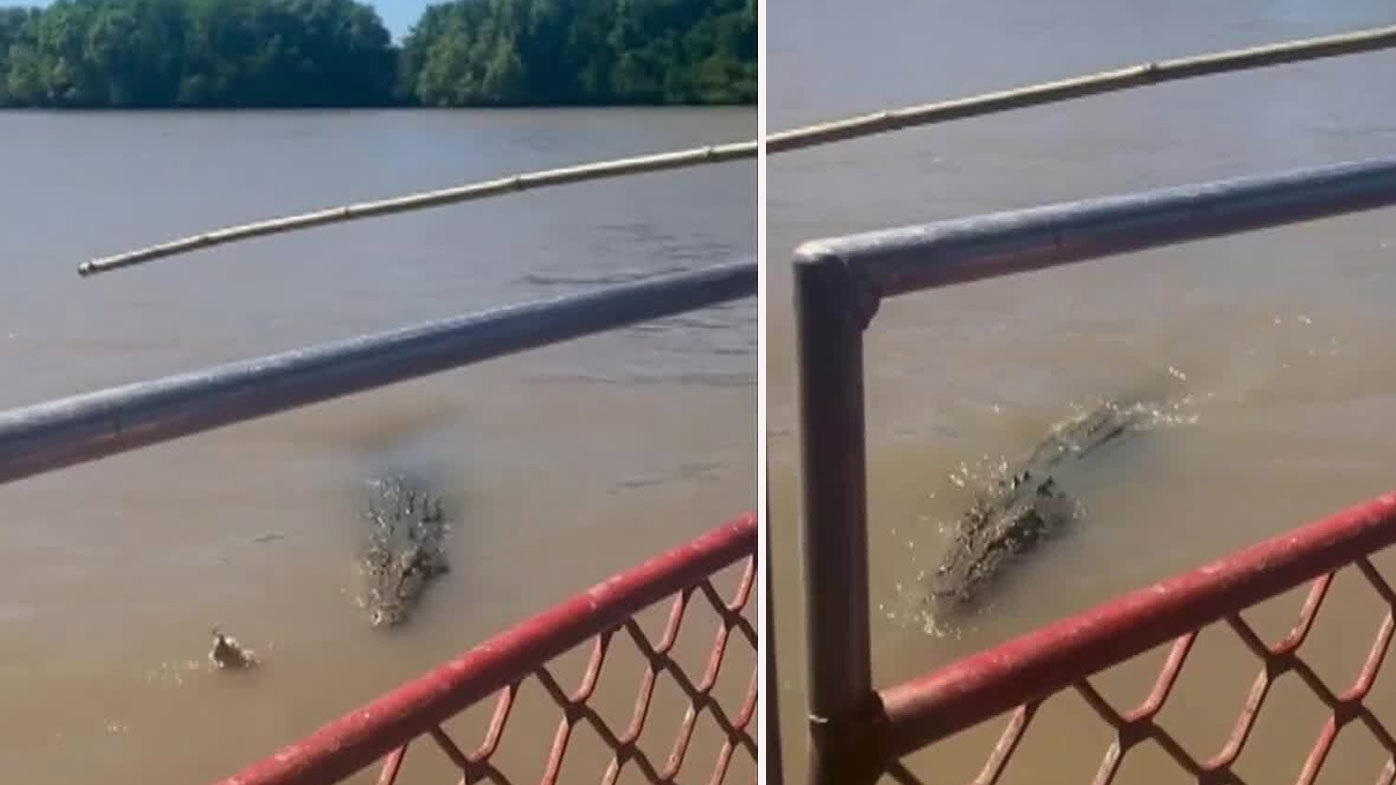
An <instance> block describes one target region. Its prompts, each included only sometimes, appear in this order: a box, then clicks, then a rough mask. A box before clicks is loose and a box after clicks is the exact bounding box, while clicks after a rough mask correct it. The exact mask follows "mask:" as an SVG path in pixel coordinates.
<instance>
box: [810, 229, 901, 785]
mask: <svg viewBox="0 0 1396 785" xmlns="http://www.w3.org/2000/svg"><path fill="white" fill-rule="evenodd" d="M795 291H796V318H797V326H798V331H799V362H800V375H799V395H800V442H801V444H800V449H801V461H802V470H803V471H802V476H801V478H800V481H801V484H802V504H803V507H802V510H801V518H802V532H801V538H802V542H801V544H802V548H803V551H804V576H805V614H806V616H805V619H806V620H805V625H806V636H807V638H806V640H807V644H808V663H809V733H810V756H811V757H810V777H811V783H813V784H814V785H834V783H840V784H841V785H843V784H846V785H861V784H862V783H871V782H873V781H874V780H875V779H876V776H877V774H878V773H879V763H880V761H881V759H882V756H881V755H880V753H879V752H878V751H877V750H878V747H879V746H880V744H879V743H878V740H877V735H878V733H879V732H880V730H881V723H880V721H879V718H880V715H881V708H880V706H879V704H878V699H877V695H876V693H874V692H873V689H872V659H871V654H870V645H869V629H868V625H869V618H868V616H869V611H868V532H867V480H866V472H867V467H866V464H865V460H864V433H863V428H864V422H863V330H864V329H865V328H866V327H867V324H868V321H869V320H870V319H871V318H872V315H873V313H874V312H875V311H876V308H877V302H878V297H877V293H876V292H875V291H874V290H872V289H871V288H870V287H868V286H865V285H863V279H862V278H861V277H860V276H858V275H856V274H853V273H852V271H851V270H850V268H849V267H848V266H847V265H845V264H844V261H843V259H841V258H840V257H838V256H834V255H830V254H824V253H821V252H820V250H819V249H818V248H817V247H816V248H808V247H807V248H803V249H801V251H800V252H798V254H797V258H796V264H795Z"/></svg>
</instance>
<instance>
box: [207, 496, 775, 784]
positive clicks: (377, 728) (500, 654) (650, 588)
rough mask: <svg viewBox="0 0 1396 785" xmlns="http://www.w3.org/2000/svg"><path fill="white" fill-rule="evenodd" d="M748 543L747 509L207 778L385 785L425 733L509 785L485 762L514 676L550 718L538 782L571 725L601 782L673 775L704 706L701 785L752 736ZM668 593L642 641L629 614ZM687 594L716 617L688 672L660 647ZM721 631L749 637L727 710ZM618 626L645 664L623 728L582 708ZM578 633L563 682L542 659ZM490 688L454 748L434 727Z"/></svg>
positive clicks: (477, 775) (511, 700)
mask: <svg viewBox="0 0 1396 785" xmlns="http://www.w3.org/2000/svg"><path fill="white" fill-rule="evenodd" d="M756 541H757V540H756V514H755V513H748V514H747V515H745V516H744V517H742V518H741V519H740V520H738V521H735V522H733V523H731V524H728V525H726V526H722V527H720V528H718V529H715V530H713V531H712V532H709V533H708V534H706V535H704V536H702V537H699V538H698V539H696V540H694V541H693V542H691V543H689V544H687V545H684V546H682V547H680V548H677V549H675V550H673V551H670V552H669V553H666V554H664V555H662V556H660V557H658V558H656V559H653V560H651V561H649V562H647V563H645V564H643V565H640V566H639V567H636V568H634V569H631V570H628V571H626V572H622V573H620V574H618V575H615V576H613V577H611V578H609V579H607V580H606V581H605V582H604V583H601V584H598V585H596V586H594V587H592V588H591V589H590V590H588V591H586V592H583V593H581V594H578V595H577V596H575V597H573V598H572V599H570V600H568V601H567V602H565V603H563V604H561V605H558V606H556V607H554V608H553V609H551V610H549V611H547V612H545V613H542V614H539V615H538V616H535V617H533V618H532V619H529V620H528V621H526V622H524V623H522V624H520V625H518V626H517V627H514V628H513V629H511V630H509V631H507V632H505V633H503V634H502V635H499V636H496V637H495V638H492V639H491V640H489V641H487V642H485V643H483V644H481V645H479V646H477V647H475V648H474V649H472V650H470V651H469V652H466V653H465V654H464V655H462V656H461V657H459V658H458V659H455V660H452V661H450V662H448V663H446V664H444V665H442V666H440V667H439V668H436V669H435V670H433V671H431V672H429V673H427V674H424V675H423V676H420V677H418V678H417V679H415V680H413V681H410V682H408V683H406V684H404V685H402V686H401V687H398V688H397V689H395V690H393V691H391V692H389V693H387V694H386V695H384V696H382V697H380V698H378V699H377V700H375V701H373V702H372V703H369V704H367V705H364V706H362V707H360V708H358V709H356V710H355V711H352V712H350V713H349V714H346V715H345V716H344V717H342V718H340V719H338V720H336V721H334V722H331V723H330V724H328V725H325V726H324V727H322V728H320V729H319V730H317V731H315V732H314V733H313V734H311V735H310V736H308V737H306V738H305V739H303V740H302V741H299V742H297V743H295V744H293V745H291V746H288V747H286V748H285V749H282V750H281V751H279V752H277V753H276V754H274V755H272V756H270V757H268V758H266V759H264V760H262V761H259V762H257V763H255V764H253V765H252V766H250V767H248V768H247V769H246V770H245V771H243V772H241V773H239V774H237V775H234V776H232V777H230V778H228V779H226V780H223V781H222V782H221V783H219V785H328V784H329V783H335V782H339V781H341V780H343V779H345V778H346V777H349V776H351V775H353V774H355V773H357V772H359V771H362V770H364V769H367V768H369V767H371V766H372V765H373V764H375V763H377V762H378V761H380V760H381V761H382V768H381V770H380V774H379V779H378V782H379V785H393V784H394V783H395V782H396V781H397V778H398V774H399V772H400V770H401V768H402V765H403V759H404V757H405V756H406V754H407V751H408V746H409V745H410V744H411V743H413V741H414V740H416V739H418V738H419V737H427V736H429V737H430V738H431V740H432V741H433V742H434V743H435V745H436V746H437V747H438V748H439V749H440V751H441V752H442V753H443V754H444V755H445V756H446V757H447V758H448V759H449V760H450V761H451V762H452V763H453V764H454V767H455V768H456V769H458V770H459V772H460V774H461V777H462V780H461V781H462V782H465V783H475V782H479V781H482V780H489V781H491V782H496V783H505V784H507V783H510V782H516V781H519V778H518V776H517V775H516V776H514V777H511V776H510V775H509V773H508V772H506V771H503V770H502V769H501V768H500V767H498V766H496V765H495V762H494V760H493V758H494V756H495V754H496V752H497V751H498V750H499V747H500V741H501V739H502V737H503V735H504V731H505V728H506V726H507V723H508V721H509V718H510V715H511V713H512V711H513V709H514V706H515V702H516V701H515V699H516V696H517V695H518V692H519V689H520V686H521V685H522V683H523V682H524V681H525V680H527V679H530V678H533V679H536V680H537V681H538V682H539V683H541V684H542V686H543V689H544V691H545V692H546V693H547V695H548V696H549V698H551V700H552V701H553V702H554V703H555V704H556V706H557V709H558V710H559V712H560V713H561V715H562V717H561V719H560V720H559V722H558V728H557V732H556V734H555V735H554V737H553V742H552V745H551V747H550V748H549V747H546V746H544V744H542V743H541V740H538V741H540V744H539V745H538V752H539V758H543V755H544V753H545V752H546V756H547V757H546V760H547V763H546V765H545V767H544V770H543V775H542V778H541V779H540V780H539V782H540V783H542V785H553V783H556V782H559V781H560V777H561V774H562V772H563V767H564V764H565V760H566V755H567V750H568V746H569V742H570V741H571V739H572V736H573V731H574V729H576V728H577V727H578V726H579V725H581V724H583V723H585V724H587V725H589V726H591V728H592V729H593V730H594V731H595V732H596V733H597V735H598V736H599V737H600V738H601V739H602V743H603V744H604V745H605V746H606V747H607V748H608V749H609V751H610V753H611V761H610V764H609V765H608V767H607V769H606V771H605V773H604V774H603V775H602V777H601V782H602V783H605V785H613V783H615V782H616V781H617V780H618V779H619V778H620V776H621V774H622V771H623V769H624V768H625V767H626V766H627V765H633V766H635V767H636V768H637V769H639V770H640V772H641V774H642V775H643V777H644V778H645V779H646V780H647V781H648V782H651V783H672V782H674V781H675V779H676V778H677V777H678V775H679V773H680V772H681V771H683V767H684V763H685V761H686V760H687V759H688V754H687V753H688V749H689V744H690V742H691V741H692V739H693V737H694V731H695V729H696V727H697V723H698V722H699V720H700V719H701V718H702V717H703V715H704V712H706V713H707V715H708V716H710V717H711V718H712V721H713V722H714V723H716V725H717V726H718V729H719V732H720V734H721V736H722V744H721V746H720V748H719V750H718V752H717V756H716V759H715V760H714V761H713V765H712V769H711V773H710V775H709V779H708V782H709V784H710V785H720V783H722V782H723V781H724V779H725V778H726V775H727V772H728V769H729V767H730V765H731V763H732V758H733V755H734V754H735V753H736V752H737V751H738V750H745V751H746V753H747V754H748V755H749V756H750V758H751V760H752V762H753V764H754V763H755V761H756V757H757V755H756V746H757V745H756V740H755V739H754V738H753V736H752V733H751V727H752V725H753V722H752V720H753V718H754V717H755V715H756V705H757V670H756V660H757V658H756V656H755V652H756V649H757V643H756V641H757V637H756V628H755V626H754V624H753V623H752V621H751V620H750V619H748V618H746V617H745V616H744V615H743V611H744V610H745V609H746V608H747V606H748V604H749V603H750V600H751V597H752V590H753V587H754V586H755V585H756ZM743 560H744V561H745V567H744V569H743V572H742V577H741V580H740V582H739V584H738V586H737V587H736V589H735V591H734V592H733V594H732V596H731V597H730V598H723V597H722V596H721V595H720V594H719V593H718V591H717V589H716V588H714V587H713V584H712V582H711V580H710V578H711V576H712V575H713V574H714V573H716V572H718V571H719V570H721V569H723V568H724V567H727V566H729V565H731V564H734V563H736V562H738V561H743ZM669 597H672V598H673V599H672V601H671V604H670V611H669V618H668V623H667V624H666V625H665V627H664V631H663V633H662V635H661V636H660V640H659V641H657V642H656V641H652V640H650V638H649V637H648V636H647V635H646V634H645V632H644V630H643V629H642V628H641V627H640V625H639V624H638V623H637V622H636V620H635V616H636V615H637V614H638V613H640V612H641V611H643V610H645V609H646V608H648V607H650V606H652V605H655V604H657V603H660V602H663V601H664V600H665V599H666V598H669ZM695 597H702V598H703V600H704V601H706V602H707V603H709V604H710V605H711V607H712V609H713V610H714V611H715V612H716V613H717V615H718V617H719V622H718V625H717V630H716V631H715V633H714V637H713V644H712V649H711V651H710V653H709V656H708V659H707V666H706V668H705V670H704V671H703V673H702V674H701V676H700V677H699V678H698V679H697V680H696V681H695V680H694V679H693V678H691V677H690V676H688V675H687V674H686V673H685V672H684V669H683V667H682V665H681V664H680V663H679V662H678V660H677V659H676V658H675V657H674V656H672V650H673V648H674V645H675V643H676V642H677V640H678V638H679V629H680V626H681V625H682V624H683V621H684V618H685V615H686V613H687V611H688V610H689V608H690V606H691V605H692V602H693V601H694V598H695ZM734 632H736V633H737V637H739V638H740V639H742V640H745V641H746V643H747V644H748V645H749V646H750V647H751V650H752V654H753V656H752V660H753V664H752V672H751V679H750V682H749V686H748V688H747V690H746V694H745V697H744V699H743V700H742V702H741V704H740V705H739V706H737V707H735V710H734V711H733V712H732V713H731V714H729V713H728V712H727V711H726V710H724V709H723V707H722V706H721V705H720V704H719V702H718V701H717V700H716V699H715V698H714V696H713V687H714V685H715V684H716V683H717V679H718V674H719V671H720V670H721V668H722V665H723V662H724V660H725V659H726V657H725V655H726V653H727V651H728V649H729V645H730V643H731V642H732V638H733V633H734ZM619 633H624V635H623V637H628V638H629V639H630V640H631V641H632V642H633V643H634V645H635V647H636V648H637V649H639V651H640V652H641V655H642V657H643V658H644V660H645V661H646V666H645V671H644V674H643V675H642V676H641V679H640V684H639V687H638V690H637V695H636V698H635V708H634V712H633V713H632V714H631V716H630V717H629V718H628V724H627V725H626V726H625V727H623V728H616V727H612V726H611V725H610V724H609V723H607V721H606V719H605V718H604V717H603V716H602V715H601V714H600V713H599V712H596V711H594V710H592V709H591V708H590V706H589V705H588V702H589V701H590V699H591V698H592V697H593V695H594V694H595V692H596V688H597V684H598V682H599V681H600V678H601V671H602V669H603V668H604V667H605V665H606V655H607V653H608V652H609V651H610V649H611V648H612V644H613V640H614V639H615V637H616V636H617V634H619ZM588 640H590V641H591V642H592V646H591V656H590V659H589V661H588V663H587V666H586V669H585V671H584V672H583V674H582V677H581V680H580V682H579V683H578V684H577V686H576V687H575V689H573V690H572V691H570V692H569V691H567V689H566V688H565V687H563V686H562V685H561V684H560V683H559V681H558V678H557V677H556V676H555V675H554V674H553V673H552V672H551V671H550V670H549V669H548V663H549V662H550V661H551V660H553V659H555V658H557V657H559V656H560V655H562V654H564V653H565V652H567V651H568V650H570V649H572V648H574V647H576V646H578V645H580V644H583V643H585V642H587V641H588ZM664 674H668V675H669V677H671V678H672V679H673V680H674V681H675V682H676V683H677V684H678V686H679V689H680V690H681V691H682V692H683V695H684V699H685V701H686V704H687V705H686V708H685V713H684V716H683V720H682V722H680V723H679V728H678V731H677V733H676V736H675V738H674V741H673V744H672V746H671V747H670V750H669V754H668V757H667V758H666V759H665V761H664V762H663V763H662V764H661V763H659V762H658V761H655V760H652V759H651V758H650V756H649V755H647V754H646V752H645V750H644V749H643V748H642V747H641V746H640V744H639V740H640V736H641V734H642V733H643V731H644V730H645V728H646V726H647V724H648V723H647V720H649V718H650V707H651V704H652V702H653V699H654V695H655V686H656V683H657V680H658V679H659V678H660V677H661V676H662V675H664ZM496 694H497V695H498V697H497V698H496V699H495V708H494V714H493V717H492V718H491V720H490V723H489V726H488V729H487V730H486V732H485V736H484V738H483V739H482V740H481V741H480V744H479V746H478V747H477V748H475V750H474V752H471V753H466V752H464V751H463V750H462V749H461V748H460V746H459V745H457V743H456V742H455V740H454V739H452V738H451V736H450V735H448V734H447V732H446V731H445V730H444V729H443V728H442V724H443V723H444V722H445V721H446V720H448V719H450V718H451V717H453V716H455V715H457V714H459V713H461V712H463V711H465V710H466V709H468V708H470V707H471V706H473V705H475V704H477V703H480V702H482V701H485V700H488V699H489V698H490V697H491V696H492V695H496ZM575 779H576V777H573V778H572V780H575ZM569 781H570V780H569Z"/></svg>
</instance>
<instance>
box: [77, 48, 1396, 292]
mask: <svg viewBox="0 0 1396 785" xmlns="http://www.w3.org/2000/svg"><path fill="white" fill-rule="evenodd" d="M1394 46H1396V26H1391V27H1377V28H1371V29H1367V30H1358V31H1354V32H1349V33H1341V34H1338V35H1330V36H1322V37H1318V38H1308V39H1300V40H1295V41H1286V42H1283V43H1278V44H1271V45H1267V46H1258V47H1251V48H1247V49H1233V50H1228V51H1223V52H1214V53H1210V54H1203V55H1197V56H1194V57H1184V58H1178V59H1174V60H1162V61H1159V62H1152V63H1143V64H1140V65H1135V66H1131V67H1128V68H1121V69H1117V70H1112V71H1102V72H1100V73H1095V74H1088V75H1085V76H1077V77H1072V78H1070V79H1062V80H1058V81H1054V82H1044V83H1041V84H1036V85H1030V86H1027V87H1021V88H1017V89H1014V90H1007V91H1003V92H996V93H987V94H984V95H978V96H972V97H969V98H959V99H954V100H950V101H942V102H940V103H933V104H926V105H923V106H911V107H904V108H900V109H891V110H887V111H882V112H875V113H873V114H869V115H862V116H859V117H851V118H846V119H842V120H835V121H833V122H828V123H821V124H817V125H812V126H807V127H803V128H793V129H790V130H787V131H781V132H778V133H775V134H771V135H768V136H767V138H766V142H765V146H766V151H767V152H768V153H772V154H774V153H782V152H789V151H792V150H800V149H804V148H808V147H814V146H817V145H823V144H830V143H832V142H838V141H844V140H848V139H856V138H859V137H864V136H872V135H874V134H882V133H887V132H889V131H896V130H901V129H906V128H915V127H919V126H923V125H931V124H934V123H942V122H947V121H950V120H958V119H962V118H966V117H976V116H980V115H986V114H993V113H995V112H1003V111H1008V110H1010V109H1020V108H1024V107H1028V106H1037V105H1040V104H1048V103H1056V102H1060V101H1066V100H1070V99H1073V98H1084V97H1087V96H1092V95H1099V94H1101V93H1109V92H1115V91H1118V90H1127V89H1131V88H1135V87H1144V86H1147V85H1152V84H1157V83H1160V82H1167V81H1174V80H1179V79H1190V78H1193V77H1198V76H1209V75H1213V74H1220V73H1227V72H1234V71H1242V70H1247V69H1252V68H1262V67H1266V66H1272V65H1281V64H1285V63H1296V62H1302V61H1305V60H1314V59H1319V58H1325V57H1335V56H1338V55H1346V54H1355V53H1358V52H1367V51H1373V50H1377V49H1385V48H1390V47H1394ZM759 151H760V145H759V144H758V142H755V141H748V142H734V143H730V144H722V145H711V146H708V147H698V148H694V149H691V150H679V151H676V152H668V153H658V154H655V155H646V156H639V157H634V158H624V159H618V160H614V161H601V162H597V163H592V164H584V165H580V166H570V167H565V168H561V169H549V170H545V171H538V172H527V173H523V174H517V175H513V176H510V177H500V178H496V179H492V180H485V181H481V182H476V183H468V184H465V185H460V186H455V187H452V188H444V189H440V190H436V191H426V192H422V193H415V194H408V195H406V196H399V197H394V198H391V199H383V200H379V201H375V202H363V203H361V204H353V205H345V206H342V207H331V208H327V209H323V210H316V211H314V212H309V213H302V214H299V215H291V216H286V217H282V218H272V219H268V220H264V221H257V222H254V223H248V224H242V225H238V226H229V227H225V228H222V229H215V230H212V231H208V232H203V233H200V234H195V235H190V236H188V237H182V238H179V239H177V240H171V241H168V242H164V243H160V244H158V245H152V246H148V247H146V248H138V249H136V250H132V251H126V252H123V253H118V254H113V255H111V256H105V257H102V258H98V259H93V260H91V261H87V262H84V263H82V264H81V265H79V266H78V273H79V274H80V275H83V276H88V275H94V274H97V273H103V272H109V271H112V270H117V269H121V268H123V267H129V266H131V265H135V264H140V263H142V262H149V261H154V260H156V259H163V258H166V257H170V256H176V255H179V254H184V253H189V252H191V251H197V250H200V249H203V248H210V247H212V246H215V245H223V244H225V243H232V242H238V241H242V240H250V239H252V238H255V237H264V236H267V235H273V234H281V233H284V232H292V231H298V230H302V229H310V228H314V227H317V226H325V225H328V224H335V223H344V222H346V221H357V220H362V219H365V218H372V217H376V216H385V215H392V214H395V213H401V212H407V211H410V210H422V209H427V208H431V207H440V206H443V205H449V204H459V203H462V202H468V201H474V200H477V199H485V198H489V197H494V196H503V195H505V194H511V193H515V192H518V191H524V190H533V189H537V188H543V187H549V186H556V185H566V184H569V183H577V182H584V181H587V180H600V179H605V178H612V177H621V176H626V175H633V174H644V173H647V172H658V171H663V170H668V169H679V168H684V167H690V166H699V165H703V164H710V163H721V162H723V161H734V160H739V159H744V158H755V157H756V156H757V154H758V152H759Z"/></svg>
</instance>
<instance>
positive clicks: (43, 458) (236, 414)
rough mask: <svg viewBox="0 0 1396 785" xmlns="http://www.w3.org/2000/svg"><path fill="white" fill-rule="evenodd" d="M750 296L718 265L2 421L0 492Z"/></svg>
mask: <svg viewBox="0 0 1396 785" xmlns="http://www.w3.org/2000/svg"><path fill="white" fill-rule="evenodd" d="M755 293H756V263H755V262H739V263H733V264H726V265H718V266H715V267H709V268H706V269H702V270H696V271H693V272H687V273H679V274H675V275H666V276H661V277H656V278H652V279H649V280H645V281H640V282H638V283H631V284H625V285H621V286H614V287H610V288H607V289H603V290H600V291H596V292H591V293H587V294H578V295H570V296H566V297H560V298H557V299H554V300H547V301H542V302H536V303H530V304H527V305H519V306H513V307H508V308H500V309H497V310H492V311H486V312H483V313H475V314H469V315H465V316H460V317H456V318H454V319H445V320H441V321H435V322H429V323H426V324H422V325H418V326H415V327H407V328H404V329H401V330H394V331H392V332H386V333H379V334H376V335H366V336H361V337H359V338H352V339H349V340H345V341H337V342H334V343H326V344H320V345H318V346H312V347H308V348H305V349H298V350H295V351H291V352H286V353H284V354H277V355H273V356H270V357H260V358H257V359H254V360H245V361H243V362H235V363H231V364H228V365H222V366H219V367H216V368H209V369H205V370H202V371H196V372H193V373H187V374H182V375H179V376H170V377H166V378H164V379H157V380H153V381H146V382H139V383H136V384H130V385H126V386H123V387H113V388H110V389H107V390H102V391H100V392H94V393H89V394H86V395H79V396H76V397H72V398H65V399H62V400H57V401H51V402H49V403H43V404H38V405H35V406H29V407H25V408H21V409H13V410H10V411H7V412H0V483H4V482H8V481H11V480H15V479H19V478H21V477H26V476H29V475H31V474H37V473H39V472H44V471H49V470H52V469H58V468H61V467H64V466H70V465H72V464H76V463H81V462H84V461H91V460H95V459H97V458H101V457H104V456H107V455H111V454H114V453H119V452H124V451H126V450H131V449H134V448H137V447H143V446H146V445H149V444H155V443H158V442H164V441H169V440H171V439H176V438H179V437H181V436H187V435H189V434H192V433H198V432H200V431H205V430H209V429H211V428H217V427H219V426H223V425H230V424H232V423H237V422H242V421H245V420H250V419H253V418H256V417H262V416H265V415H269V414H274V413H276V412H281V411H286V410H289V409H294V408H297V407H300V406H305V405H307V404H312V403H319V402H321V401H327V400H330V399H332V398H338V397H341V396H344V395H348V394H350V393H355V392H361V391H364V390H369V389H373V388H376V387H382V386H385V385H389V384H394V383H396V382H401V381H406V380H408V379H413V378H417V377H419V376H425V375H427V374H432V373H438V372H440V371H445V370H450V369H452V368H459V367H462V366H466V365H470V364H472V363H476V362H480V361H482V360H488V359H491V358H495V357H500V356H503V355H506V354H512V353H515V352H520V351H523V350H525V349H532V348H537V347H540V346H546V345H549V344H554V343H559V342H562V341H568V340H572V339H574V338H580V337H582V336H586V335H591V334H594V333H599V332H603V331H605V330H612V329H615V328H618V327H624V326H626V325H630V324H635V323H637V322H642V321H646V320H650V319H659V318H662V317H665V316H672V315H675V314H679V313H683V312H685V311H690V310H694V309H697V308H702V307H705V306H709V305H715V304H717V303H722V302H726V301H730V300H737V299H741V298H744V297H749V296H751V295H753V294H755Z"/></svg>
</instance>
